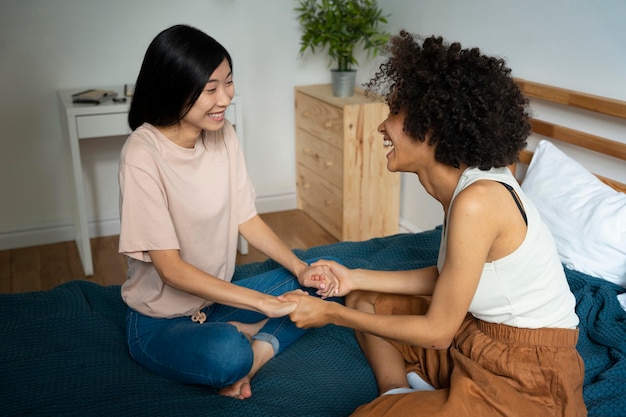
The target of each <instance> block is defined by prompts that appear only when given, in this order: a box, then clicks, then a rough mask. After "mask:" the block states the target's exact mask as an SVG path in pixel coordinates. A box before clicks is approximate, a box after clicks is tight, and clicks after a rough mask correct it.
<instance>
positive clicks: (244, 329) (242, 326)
mask: <svg viewBox="0 0 626 417" xmlns="http://www.w3.org/2000/svg"><path fill="white" fill-rule="evenodd" d="M267 320H269V319H264V320H261V321H259V322H257V323H241V322H238V321H229V322H228V324H232V325H233V326H235V327H236V328H237V330H239V331H240V332H241V333H243V334H245V335H246V336H247V337H248V339H252V336H254V335H255V334H257V333H258V332H259V330H261V327H263V326H264V325H265V323H267Z"/></svg>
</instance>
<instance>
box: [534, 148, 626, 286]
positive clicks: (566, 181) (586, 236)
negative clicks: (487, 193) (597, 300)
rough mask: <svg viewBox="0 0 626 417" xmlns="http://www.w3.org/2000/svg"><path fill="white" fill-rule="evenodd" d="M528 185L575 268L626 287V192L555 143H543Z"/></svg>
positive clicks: (566, 262) (562, 254)
mask: <svg viewBox="0 0 626 417" xmlns="http://www.w3.org/2000/svg"><path fill="white" fill-rule="evenodd" d="M522 190H524V192H525V193H526V195H527V196H528V198H530V200H531V201H532V202H533V203H534V204H535V205H536V206H537V209H538V210H539V213H540V214H541V217H542V218H543V220H544V222H546V224H547V225H548V227H549V228H550V230H551V231H552V234H553V235H554V240H555V242H556V246H557V250H558V252H559V256H560V257H561V262H562V263H563V264H564V265H565V266H566V267H567V268H569V269H574V270H577V271H580V272H583V273H585V274H588V275H592V276H595V277H599V278H604V279H606V280H608V281H611V282H613V283H616V284H618V285H621V286H622V287H626V194H624V193H620V192H618V191H615V190H614V189H612V188H611V187H609V186H608V185H606V184H604V183H603V182H602V181H600V180H599V179H598V178H596V176H595V175H593V174H592V173H590V172H589V171H587V170H586V169H585V168H584V167H583V166H582V165H580V164H579V163H578V162H576V161H574V160H572V159H571V158H569V157H568V156H567V155H565V154H564V153H563V152H561V151H560V150H559V149H557V148H556V147H555V146H554V145H552V144H551V143H550V142H548V141H546V140H542V141H540V142H539V144H538V145H537V148H536V150H535V153H534V156H533V159H532V160H531V162H530V165H529V167H528V171H527V172H526V176H525V178H524V180H523V182H522Z"/></svg>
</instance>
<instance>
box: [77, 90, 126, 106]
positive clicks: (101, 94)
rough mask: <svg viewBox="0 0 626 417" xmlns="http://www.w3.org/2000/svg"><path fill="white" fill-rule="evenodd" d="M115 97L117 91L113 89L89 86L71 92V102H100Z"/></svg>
mask: <svg viewBox="0 0 626 417" xmlns="http://www.w3.org/2000/svg"><path fill="white" fill-rule="evenodd" d="M115 97H117V93H116V92H115V91H112V90H101V89H97V88H91V89H89V90H85V91H81V92H80V93H76V94H72V102H74V103H91V104H100V103H102V102H104V101H107V100H112V99H114V98H115Z"/></svg>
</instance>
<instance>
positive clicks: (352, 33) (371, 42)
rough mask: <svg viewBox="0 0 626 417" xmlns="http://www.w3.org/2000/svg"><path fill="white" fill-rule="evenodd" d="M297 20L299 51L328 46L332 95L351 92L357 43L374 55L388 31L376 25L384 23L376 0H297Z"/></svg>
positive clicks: (370, 54) (381, 45) (385, 38)
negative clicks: (298, 24)
mask: <svg viewBox="0 0 626 417" xmlns="http://www.w3.org/2000/svg"><path fill="white" fill-rule="evenodd" d="M297 1H298V6H297V7H296V8H295V10H296V12H298V21H299V22H300V26H301V28H302V36H301V38H300V54H304V52H305V51H306V50H307V49H310V50H311V52H313V53H315V50H316V48H320V49H323V48H327V53H328V57H329V58H330V62H329V66H332V65H333V64H335V67H334V68H332V69H331V76H332V81H333V95H335V96H337V97H348V96H351V95H352V94H353V93H354V81H355V78H356V70H355V69H353V66H357V65H358V62H357V60H356V59H355V57H354V51H355V48H356V47H357V46H358V45H359V44H360V45H361V46H362V48H363V49H364V50H366V51H367V53H368V57H370V56H372V57H375V56H376V55H377V54H378V52H379V50H380V49H381V48H382V47H383V46H384V45H385V44H386V43H387V41H388V40H389V37H390V35H389V34H388V33H386V32H385V31H383V30H381V29H380V28H379V25H381V24H386V23H387V17H386V16H384V15H383V13H382V10H381V9H380V8H379V7H378V4H377V3H376V0H297Z"/></svg>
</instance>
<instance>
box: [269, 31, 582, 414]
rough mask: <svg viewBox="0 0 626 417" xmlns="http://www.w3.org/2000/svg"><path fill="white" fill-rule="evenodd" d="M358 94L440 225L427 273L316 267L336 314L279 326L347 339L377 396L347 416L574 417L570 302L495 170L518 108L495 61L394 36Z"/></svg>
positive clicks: (536, 219) (302, 315)
mask: <svg viewBox="0 0 626 417" xmlns="http://www.w3.org/2000/svg"><path fill="white" fill-rule="evenodd" d="M386 52H387V53H388V54H389V58H388V60H387V61H386V63H384V64H382V65H381V66H380V69H379V71H378V72H377V73H376V75H375V76H374V78H373V79H372V80H370V81H369V83H368V84H367V87H368V91H369V92H370V93H373V94H378V95H381V96H383V97H385V99H386V101H387V103H388V105H389V109H390V113H389V116H388V117H387V119H386V120H385V121H383V122H382V124H381V125H380V127H379V131H380V132H381V133H382V135H383V144H384V146H386V147H388V148H389V149H390V151H389V153H388V154H387V167H388V169H389V170H390V171H393V172H398V171H401V172H413V173H415V174H417V175H418V177H419V181H420V183H421V184H422V185H423V186H424V188H425V189H426V191H427V192H428V193H429V194H430V195H432V196H433V197H434V198H435V199H436V200H438V201H439V202H440V203H441V205H442V207H443V211H444V219H443V227H442V240H441V246H440V251H439V257H438V262H437V265H435V266H432V267H428V268H423V269H419V270H414V271H393V272H391V271H369V270H362V269H352V270H351V269H348V268H346V267H344V266H341V265H339V264H337V263H334V262H329V261H320V264H321V263H323V264H324V265H328V266H329V267H330V268H331V270H332V272H333V273H334V274H335V275H336V276H337V277H338V278H339V281H340V284H339V294H338V295H345V296H346V306H342V305H339V304H337V303H333V302H328V301H324V300H321V299H318V298H315V297H310V296H308V295H306V294H304V293H302V292H300V291H297V290H296V291H294V292H292V293H289V294H286V295H283V296H281V297H279V298H281V299H283V300H285V301H297V302H298V307H297V308H296V310H295V311H294V312H292V313H291V315H290V317H291V319H292V320H293V321H294V322H296V324H297V325H298V326H299V327H318V326H322V325H325V324H328V323H332V324H335V325H340V326H346V327H351V328H353V329H355V331H356V336H357V340H358V341H359V344H360V345H361V347H362V349H363V352H364V353H365V355H366V357H367V359H368V361H369V363H370V365H371V367H372V369H373V372H374V375H375V376H376V380H377V383H378V388H379V391H380V394H381V395H380V396H379V397H378V398H377V399H375V400H374V401H372V402H371V403H369V404H366V405H363V406H361V407H360V408H358V409H357V410H356V411H355V413H354V415H355V416H408V415H411V416H418V415H419V416H421V415H424V416H472V417H477V416H494V415H498V416H507V417H510V416H545V415H553V416H585V415H586V414H587V412H586V408H585V404H584V402H583V396H582V384H583V378H584V365H583V362H582V359H581V357H580V355H579V354H578V352H577V351H576V342H577V339H578V330H577V325H578V321H579V320H578V317H577V316H576V313H575V310H574V308H575V303H576V301H575V298H574V296H573V295H572V293H571V291H570V289H569V286H568V283H567V281H566V278H565V274H564V271H563V267H562V265H561V262H560V260H559V257H558V254H557V251H556V247H555V244H554V240H553V238H552V235H551V234H550V231H549V230H548V228H547V227H546V225H545V224H544V223H543V221H542V220H541V218H540V216H539V213H538V212H537V210H536V209H535V207H534V206H533V204H532V202H531V201H530V200H529V199H528V198H527V197H526V196H525V195H524V193H523V192H522V190H521V188H520V186H519V184H518V183H517V181H516V179H515V178H514V176H513V175H512V173H511V171H510V169H509V166H510V165H511V164H513V163H515V162H516V161H517V160H518V159H517V158H518V153H519V152H520V150H522V149H523V148H524V147H525V145H526V138H527V136H528V134H529V123H528V118H529V114H528V108H527V100H526V99H525V97H524V96H523V95H522V93H521V92H520V90H519V89H518V87H517V86H516V84H515V82H514V80H513V79H512V77H511V75H510V72H511V70H510V69H509V68H508V67H507V66H506V64H505V62H504V61H503V60H502V59H498V58H494V57H489V56H486V55H483V54H482V53H481V51H480V50H479V49H478V48H471V49H462V47H461V45H460V44H459V43H450V44H448V43H446V42H444V40H443V39H442V38H439V37H430V38H427V39H424V40H423V41H421V40H420V39H419V38H417V37H416V36H414V35H411V34H409V33H407V32H405V31H402V32H400V34H399V35H397V36H394V37H393V38H392V41H391V43H390V45H389V46H388V47H387V51H386Z"/></svg>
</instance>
